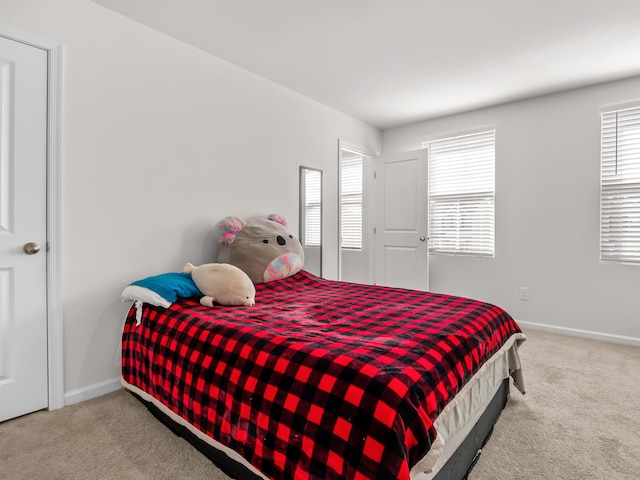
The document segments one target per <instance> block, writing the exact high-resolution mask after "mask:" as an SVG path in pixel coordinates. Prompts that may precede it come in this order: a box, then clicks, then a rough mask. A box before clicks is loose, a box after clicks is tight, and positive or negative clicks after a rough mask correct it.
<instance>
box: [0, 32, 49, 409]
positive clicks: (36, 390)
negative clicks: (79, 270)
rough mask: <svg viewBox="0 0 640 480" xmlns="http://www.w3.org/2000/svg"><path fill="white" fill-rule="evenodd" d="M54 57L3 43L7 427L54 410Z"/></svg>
mask: <svg viewBox="0 0 640 480" xmlns="http://www.w3.org/2000/svg"><path fill="white" fill-rule="evenodd" d="M46 170H47V52H46V51H45V50H42V49H39V48H36V47H32V46H29V45H26V44H24V43H20V42H17V41H14V40H9V39H7V38H5V37H0V421H3V420H7V419H9V418H13V417H17V416H19V415H24V414H25V413H30V412H33V411H35V410H40V409H43V408H46V407H47V406H48V385H47V378H48V377H47V303H46V301H47V300H46V285H47V283H46V282H47V280H46V273H47V270H46V268H47V264H46V255H47V253H46V250H47V238H46V235H47V232H46V211H47V203H46V202H47V198H46V191H47V185H46V179H47V177H46V175H47V172H46Z"/></svg>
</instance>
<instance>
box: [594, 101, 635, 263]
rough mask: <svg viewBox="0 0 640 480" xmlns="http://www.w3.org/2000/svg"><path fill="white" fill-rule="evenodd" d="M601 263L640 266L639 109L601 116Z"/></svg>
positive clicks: (605, 113)
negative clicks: (637, 264) (612, 262)
mask: <svg viewBox="0 0 640 480" xmlns="http://www.w3.org/2000/svg"><path fill="white" fill-rule="evenodd" d="M601 127H602V129H601V173H600V259H601V260H612V261H618V262H634V263H640V107H634V108H626V109H622V110H614V111H608V112H603V113H602V123H601Z"/></svg>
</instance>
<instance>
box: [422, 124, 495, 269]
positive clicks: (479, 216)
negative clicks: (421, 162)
mask: <svg viewBox="0 0 640 480" xmlns="http://www.w3.org/2000/svg"><path fill="white" fill-rule="evenodd" d="M425 146H427V147H428V148H429V252H431V253H445V254H457V255H476V256H482V257H493V256H494V210H495V208H494V204H495V131H494V130H490V131H485V132H480V133H474V134H470V135H462V136H457V137H450V138H445V139H441V140H435V141H432V142H429V143H427V144H426V145H425Z"/></svg>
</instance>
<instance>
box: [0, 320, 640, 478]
mask: <svg viewBox="0 0 640 480" xmlns="http://www.w3.org/2000/svg"><path fill="white" fill-rule="evenodd" d="M525 333H526V334H527V336H528V340H527V342H525V344H524V345H523V346H522V348H521V349H520V353H521V356H522V361H523V365H524V374H525V380H526V382H527V394H526V395H524V396H522V395H520V393H519V392H517V391H516V390H515V389H512V394H511V400H510V401H509V403H508V404H507V407H506V409H505V410H504V411H503V413H502V416H501V418H500V420H499V421H498V424H497V425H496V427H495V430H494V433H493V436H492V437H491V439H490V441H489V443H488V444H487V446H486V447H485V449H484V451H483V453H482V455H481V457H480V460H479V461H478V463H477V464H476V466H475V468H474V470H473V472H472V473H471V475H470V476H469V480H503V479H504V480H512V479H521V480H526V479H535V480H559V479H572V480H573V479H576V480H581V479H585V480H586V479H607V480H635V479H637V478H639V473H638V472H640V382H639V381H638V378H639V375H640V348H637V347H631V346H624V345H616V344H610V343H604V342H597V341H593V340H586V339H580V338H573V337H566V336H560V335H554V334H549V333H543V332H537V331H527V332H525ZM0 479H5V480H23V479H24V480H39V479H43V480H45V479H46V480H79V479H82V480H84V479H87V480H89V479H91V480H110V479H119V480H129V479H130V480H163V479H167V480H169V479H171V480H176V479H189V480H200V479H207V480H227V479H228V477H227V476H226V475H224V473H222V472H221V471H220V470H218V469H217V468H216V467H214V466H213V465H212V464H211V463H210V462H209V460H207V459H206V458H205V457H204V456H202V455H201V454H200V453H199V452H198V451H197V450H195V449H194V448H193V447H191V446H190V445H189V444H188V443H186V442H185V441H184V440H182V439H181V438H179V437H176V436H175V435H173V434H172V433H171V432H170V431H169V430H168V429H167V428H166V427H165V426H164V425H162V424H161V423H160V422H158V421H157V420H156V419H155V418H154V417H153V416H152V415H151V414H150V413H149V412H148V411H147V410H146V408H145V407H143V406H142V405H141V404H140V403H139V402H138V401H137V400H135V399H134V398H133V397H132V396H131V395H129V394H128V393H126V392H125V391H124V390H121V391H118V392H115V393H112V394H109V395H105V396H103V397H100V398H96V399H94V400H91V401H88V402H84V403H80V404H77V405H73V406H70V407H65V408H63V409H60V410H56V411H53V412H37V413H34V414H31V415H27V416H24V417H21V418H19V419H15V420H10V421H7V422H4V423H0Z"/></svg>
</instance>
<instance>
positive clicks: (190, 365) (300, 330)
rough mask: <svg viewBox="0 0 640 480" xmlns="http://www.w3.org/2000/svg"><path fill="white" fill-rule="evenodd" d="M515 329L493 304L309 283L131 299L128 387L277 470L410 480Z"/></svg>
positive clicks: (289, 475) (286, 474)
mask: <svg viewBox="0 0 640 480" xmlns="http://www.w3.org/2000/svg"><path fill="white" fill-rule="evenodd" d="M515 332H520V329H519V327H518V325H517V324H516V323H515V322H514V320H513V319H512V318H511V317H510V316H509V315H508V314H507V313H506V312H504V311H503V310H502V309H500V308H498V307H496V306H493V305H489V304H486V303H482V302H478V301H474V300H470V299H466V298H460V297H453V296H447V295H439V294H433V293H428V292H419V291H412V290H404V289H394V288H386V287H375V286H370V285H358V284H350V283H343V282H335V281H329V280H323V279H319V278H317V277H315V276H313V275H311V274H309V273H306V272H304V271H303V272H300V273H298V274H296V275H295V276H293V277H289V278H286V279H283V280H278V281H274V282H269V283H265V284H260V285H257V294H256V305H255V306H254V307H222V306H220V307H214V308H210V307H203V306H201V305H200V304H199V303H198V299H195V298H193V299H187V300H178V301H177V302H176V303H174V304H173V305H172V306H171V307H169V308H168V309H164V308H160V307H153V306H149V305H146V304H145V305H144V311H143V322H142V324H141V325H140V326H136V321H135V307H132V309H131V311H130V312H129V316H128V319H127V322H126V325H125V328H124V334H123V358H122V375H123V379H124V380H125V382H127V383H129V384H131V385H133V386H135V387H138V388H139V389H141V390H142V391H144V392H146V393H148V394H149V395H151V396H152V397H155V398H156V399H157V400H159V401H160V402H161V403H162V404H164V405H165V406H166V407H167V408H169V409H170V410H171V411H173V412H174V413H176V414H177V415H179V416H181V417H182V418H184V419H185V420H186V421H188V422H189V423H190V424H192V425H193V426H194V427H196V428H197V429H199V430H201V431H202V432H204V433H206V434H207V435H209V436H210V437H212V438H214V439H215V440H217V441H218V442H220V443H221V444H223V445H226V446H228V447H230V448H231V449H233V450H235V451H237V452H238V453H239V454H240V455H242V456H243V457H244V458H246V459H247V460H248V461H249V462H250V463H251V464H252V465H254V466H255V467H256V468H257V469H258V470H259V471H260V472H262V473H264V474H265V475H267V476H268V477H271V478H274V479H294V478H295V479H300V478H305V479H306V478H309V479H322V480H327V479H337V478H341V479H408V478H409V471H410V468H411V466H412V465H414V464H415V463H416V462H417V461H418V460H420V459H421V458H422V457H423V456H424V455H425V454H426V453H427V451H428V450H429V448H430V446H431V443H432V442H433V441H434V440H435V437H436V431H435V429H434V427H433V422H434V421H435V419H436V418H437V417H438V414H439V413H440V412H441V411H442V409H443V408H444V407H445V405H447V403H448V402H449V401H450V400H451V399H452V398H453V397H454V396H455V394H456V393H457V392H458V391H459V390H460V389H461V388H462V386H463V385H464V384H465V382H467V381H468V380H469V378H471V376H472V375H473V374H474V373H475V372H476V371H477V370H478V369H479V368H480V366H481V365H482V364H483V363H484V362H485V361H486V360H487V359H488V358H489V357H491V355H493V354H494V353H495V352H496V351H497V350H499V349H500V347H501V346H502V345H503V344H504V342H505V341H506V340H507V339H508V338H509V336H511V335H512V334H513V333H515Z"/></svg>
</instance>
